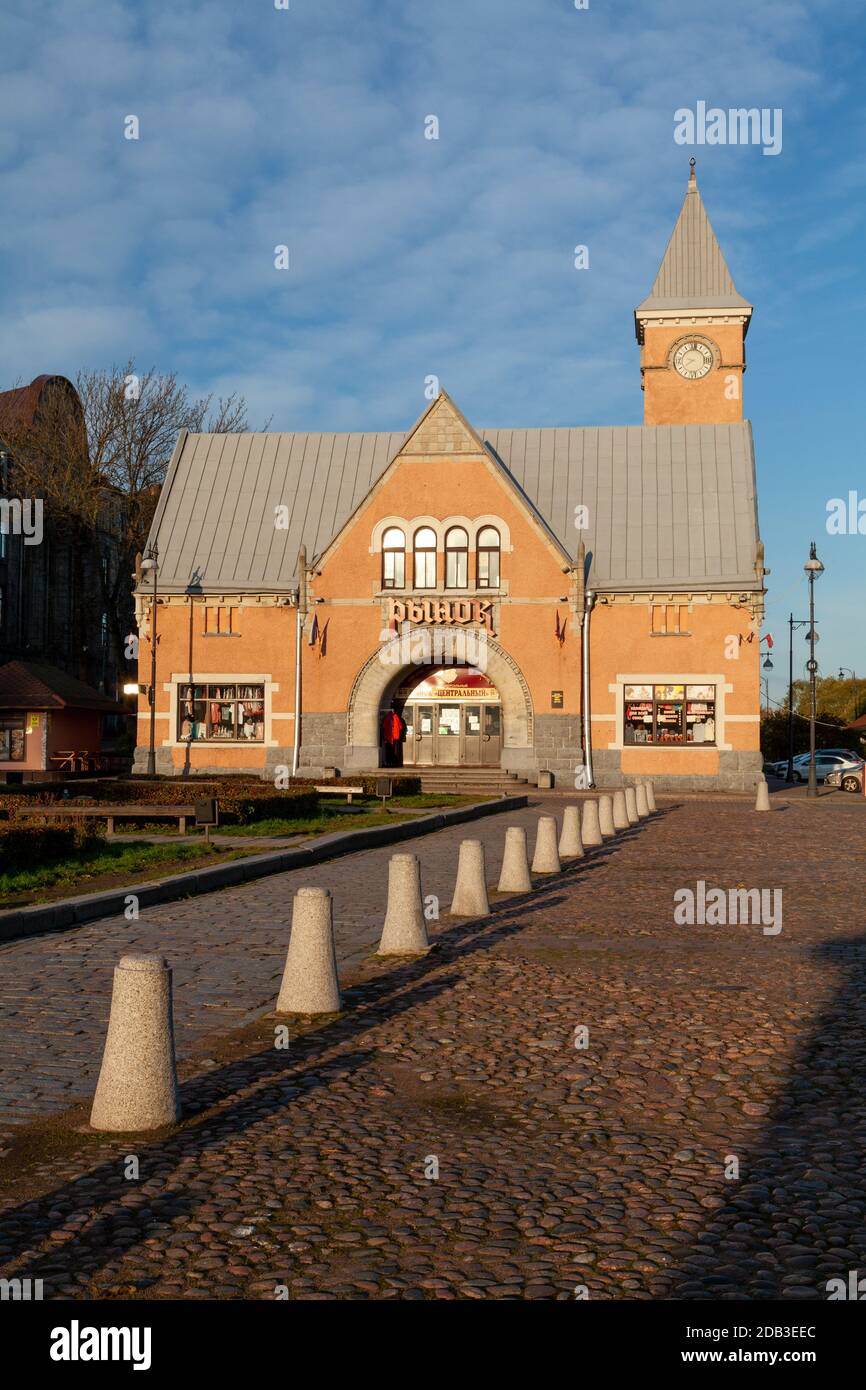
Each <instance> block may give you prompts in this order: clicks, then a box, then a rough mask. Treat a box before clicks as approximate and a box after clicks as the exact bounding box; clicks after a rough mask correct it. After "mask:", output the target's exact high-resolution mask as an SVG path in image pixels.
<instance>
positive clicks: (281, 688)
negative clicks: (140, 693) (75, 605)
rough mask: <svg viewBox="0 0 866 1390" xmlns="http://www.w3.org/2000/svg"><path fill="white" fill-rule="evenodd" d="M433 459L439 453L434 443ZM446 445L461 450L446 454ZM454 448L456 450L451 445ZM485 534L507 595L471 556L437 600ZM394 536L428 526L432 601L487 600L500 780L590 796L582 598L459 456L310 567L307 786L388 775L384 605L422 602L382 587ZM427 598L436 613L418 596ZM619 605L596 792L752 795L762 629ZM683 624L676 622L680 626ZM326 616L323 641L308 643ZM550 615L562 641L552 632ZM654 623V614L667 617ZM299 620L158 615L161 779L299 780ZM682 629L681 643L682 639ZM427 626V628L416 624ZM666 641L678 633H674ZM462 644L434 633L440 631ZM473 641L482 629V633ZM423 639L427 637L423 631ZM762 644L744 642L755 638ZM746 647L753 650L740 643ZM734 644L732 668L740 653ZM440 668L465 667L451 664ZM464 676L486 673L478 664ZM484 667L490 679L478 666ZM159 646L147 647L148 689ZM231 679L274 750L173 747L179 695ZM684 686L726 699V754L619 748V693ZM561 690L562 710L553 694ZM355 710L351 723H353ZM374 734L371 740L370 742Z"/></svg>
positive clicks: (395, 665)
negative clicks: (434, 558) (481, 575)
mask: <svg viewBox="0 0 866 1390" xmlns="http://www.w3.org/2000/svg"><path fill="white" fill-rule="evenodd" d="M436 442H437V444H438V442H439V441H438V440H437V441H436ZM452 442H453V441H452ZM458 443H459V441H458ZM478 519H483V520H484V522H488V521H489V522H490V523H491V524H496V525H497V526H498V527H499V529H500V532H501V535H502V541H503V545H502V556H501V580H502V582H501V587H500V591H499V592H498V593H495V592H493V591H490V590H477V589H476V588H475V587H474V579H475V555H474V550H473V549H472V547H470V566H469V586H468V588H467V589H466V590H465V591H457V590H446V589H445V588H444V554H443V553H442V549H441V546H442V542H443V539H444V534H445V531H446V529H447V527H448V526H449V525H451V524H462V525H465V526H466V527H467V528H468V529H469V530H470V538H471V537H472V533H473V528H474V527H475V526H476V525H477V524H478ZM392 524H393V525H400V526H401V527H402V528H403V530H404V533H405V534H406V539H407V547H408V548H407V557H406V563H407V578H408V579H409V580H410V583H411V569H410V566H411V538H412V532H413V530H414V529H415V527H416V526H418V525H422V524H432V525H433V526H434V528H435V529H436V530H437V531H438V533H439V537H440V550H439V553H438V569H437V576H438V584H437V589H436V591H435V594H434V595H433V597H435V598H441V599H445V598H453V597H466V596H469V597H476V598H482V599H486V600H492V602H493V604H494V615H495V616H494V632H493V634H492V636H491V640H490V646H489V648H488V659H489V662H490V666H489V669H488V674H489V675H490V676H491V679H494V681H495V683H496V684H497V686H498V688H499V689H500V693H501V695H502V698H503V710H504V725H505V730H504V732H505V738H504V751H503V766H504V767H506V768H509V769H511V770H514V771H518V772H522V773H524V774H526V775H529V776H530V777H531V776H533V775H534V774H535V772H537V770H539V769H540V768H549V769H550V770H552V771H553V772H554V773H555V775H556V780H557V784H558V785H560V786H571V785H575V784H576V785H580V769H581V767H582V761H583V759H582V750H581V684H580V672H581V630H580V622H579V617H580V606H579V603H580V586H579V581H578V577H577V575H576V573H575V572H574V571H573V570H572V568H571V567H570V566H569V563H568V561H567V559H566V558H565V556H564V555H563V554H562V552H561V551H560V550H559V549H558V547H557V546H556V545H555V543H554V542H553V541H552V540H551V539H550V538H549V537H548V536H547V534H546V533H545V532H544V530H543V529H542V528H541V527H540V526H539V525H537V524H536V523H535V522H534V521H533V520H532V519H531V516H530V514H529V513H528V511H527V509H526V508H525V506H524V504H523V503H522V501H521V500H520V498H519V496H518V495H517V494H516V493H515V491H514V489H512V487H511V486H510V485H509V483H508V482H507V480H505V479H503V477H502V476H501V474H500V473H499V470H498V468H497V467H496V465H495V464H494V463H493V462H492V461H491V460H489V459H487V458H486V457H484V456H479V455H478V454H477V453H476V454H474V455H473V454H470V453H466V452H463V453H461V452H460V451H459V448H456V447H455V449H454V452H453V453H452V454H451V455H449V456H443V455H441V454H436V453H430V454H415V455H410V456H407V457H404V458H402V459H400V460H399V462H398V464H397V465H396V466H395V467H394V468H392V469H391V470H390V471H388V472H387V473H386V474H385V475H384V477H383V478H382V480H380V482H379V483H378V484H377V485H376V486H375V487H374V489H373V491H372V493H371V495H370V497H369V498H368V499H367V501H366V502H365V503H364V505H363V506H362V507H361V508H360V509H359V511H358V512H357V513H356V514H355V516H354V518H352V519H351V520H350V522H349V523H348V525H347V526H346V527H345V528H344V530H343V532H342V533H341V535H340V536H339V537H338V538H337V540H336V541H335V542H334V543H333V544H332V546H331V547H330V548H329V550H328V551H327V552H326V553H325V555H324V556H323V557H322V559H321V561H320V562H318V563H317V564H316V565H315V567H314V568H313V570H312V572H311V574H310V578H309V615H308V617H307V620H306V624H305V629H304V635H303V642H302V689H303V696H302V703H303V710H304V712H305V713H304V717H303V720H302V726H301V727H302V743H301V757H300V766H301V769H302V770H309V771H311V772H316V773H319V774H320V773H321V770H322V769H323V768H325V767H336V768H337V769H339V770H341V771H351V770H352V769H361V768H370V767H373V766H376V765H377V762H378V757H379V750H378V719H379V710H380V709H381V708H382V707H383V704H385V705H386V704H387V703H388V701H389V699H390V691H392V690H393V689H396V687H397V685H398V684H399V683H400V679H401V675H402V673H403V672H404V671H405V670H406V668H407V665H408V664H410V663H409V660H408V658H407V659H404V658H403V657H401V656H400V655H399V651H398V654H397V657H396V658H395V656H394V651H395V649H396V648H397V644H398V638H396V637H395V635H394V633H393V631H392V630H391V628H389V626H388V621H387V614H388V600H389V598H392V597H393V598H397V599H406V598H407V597H410V596H412V594H413V591H412V589H411V588H410V587H407V588H406V589H405V590H402V591H397V590H391V591H388V592H387V593H385V592H383V591H382V589H381V563H382V557H381V550H380V547H381V538H382V534H383V532H384V530H385V528H386V526H388V525H392ZM416 596H417V597H418V599H419V600H420V599H422V598H424V597H429V595H428V594H427V593H426V592H425V593H419V594H417V595H416ZM653 597H654V601H651V598H650V596H647V595H627V596H616V597H613V596H611V598H610V599H609V601H607V602H604V601H602V602H600V603H599V604H598V605H597V607H596V609H595V611H594V614H593V616H592V620H591V673H592V674H591V683H592V734H593V747H594V750H595V760H594V762H595V771H596V774H597V781H598V782H599V783H600V784H602V785H614V784H615V783H616V782H617V781H621V780H622V778H623V777H624V776H654V777H656V778H663V777H665V776H668V777H671V778H673V779H674V781H675V783H676V784H678V785H685V784H687V783H688V784H689V785H695V786H703V785H713V784H722V782H724V784H726V785H731V786H733V785H740V784H742V785H750V784H751V783H750V781H749V779H750V778H751V781H754V769H755V767H758V768H759V767H760V754H759V752H758V739H759V723H758V708H759V706H758V692H759V664H758V660H759V643H758V641H757V637H756V636H755V635H754V634H753V625H752V620H753V613H752V611H751V610H750V609H749V608H747V607H746V606H743V607H735V606H733V605H732V604H731V603H729V602H728V601H726V600H723V601H719V600H718V599H714V600H713V601H708V600H707V599H706V598H705V597H704V596H701V595H696V596H689V595H678V596H673V595H656V596H653ZM215 605H222V606H224V607H229V606H230V607H232V608H233V610H234V612H233V633H232V635H231V636H211V635H207V633H206V630H205V611H204V610H205V608H206V607H207V606H211V607H214V606H215ZM674 610H675V611H676V613H677V615H678V617H677V619H676V622H674V620H672V619H671V618H670V616H669V615H670V613H671V612H673V611H674ZM313 615H315V621H316V626H317V629H318V633H317V640H316V641H315V643H313V644H311V642H310V635H311V624H312V620H313ZM557 615H558V617H559V623H560V634H561V638H562V640H560V639H559V638H558V637H557V634H556V620H557ZM660 615H661V616H660ZM295 623H296V617H295V610H294V609H293V608H290V607H288V606H286V603H285V601H284V600H283V601H281V602H280V603H279V604H275V603H274V601H273V600H272V598H271V597H270V596H267V595H261V596H258V600H257V599H256V598H255V597H252V598H250V597H245V598H244V599H243V600H241V599H240V598H239V597H238V596H235V597H234V598H233V597H232V596H231V595H212V596H209V597H208V598H207V599H203V598H202V597H200V596H196V597H195V598H194V599H192V600H191V599H190V598H189V597H188V596H178V597H176V598H175V597H172V598H169V599H166V600H165V601H164V602H163V603H161V604H160V608H159V620H158V628H159V642H158V649H157V650H158V679H157V704H156V713H157V720H156V730H157V755H158V756H157V768H158V770H159V771H163V772H172V773H175V774H182V773H184V772H193V773H196V772H201V773H205V772H212V771H218V770H224V771H234V772H249V771H252V772H255V773H257V774H259V775H263V776H271V775H273V772H274V769H275V767H277V766H283V765H286V764H289V765H290V764H291V760H292V741H293V733H294V719H293V705H294V649H295ZM675 625H677V626H679V628H680V635H676V636H675V635H672V627H673V626H675ZM421 626H424V624H422V625H421ZM666 627H667V629H668V631H667V632H665V628H666ZM437 630H438V631H440V632H442V631H454V630H455V629H454V628H447V629H443V628H438V629H436V628H435V627H434V628H431V631H434V632H435V631H437ZM471 630H472V632H477V630H478V629H477V626H473V627H472V629H471ZM413 631H415V632H417V626H416V625H413ZM750 634H752V641H751V642H749V641H748V638H749V635H750ZM738 638H742V644H740V642H739V641H738V640H737V639H738ZM732 639H733V640H734V645H735V647H736V655H729V654H728V653H730V652H731V650H732V648H731V641H732ZM442 664H446V665H448V664H462V663H459V662H456V663H452V662H444V663H442ZM467 664H476V663H475V662H472V661H470V662H468V663H467ZM478 664H481V663H478ZM149 671H150V646H149V638H148V635H147V633H146V632H145V634H144V635H143V638H142V641H141V644H140V660H139V680H140V681H142V682H147V680H148V679H149ZM191 677H194V678H195V681H196V682H197V683H206V682H208V681H209V680H210V681H213V682H218V681H227V680H234V681H235V682H238V683H244V682H254V683H264V684H265V685H266V702H265V703H266V717H265V743H264V744H263V745H260V744H255V745H254V744H243V745H240V746H223V745H219V744H214V743H199V744H188V743H185V742H182V741H181V740H179V739H178V737H177V704H176V692H177V685H178V682H182V681H188V680H189V679H190V678H191ZM680 677H685V678H688V679H693V680H694V681H695V682H702V683H713V684H715V685H716V686H717V705H718V715H719V717H718V721H717V738H718V741H719V745H720V746H719V747H716V748H710V747H707V748H697V747H661V748H653V747H646V748H637V747H623V738H622V701H623V695H622V690H623V685H624V684H625V683H627V682H630V681H633V680H634V681H653V682H659V683H673V682H674V681H676V680H677V679H678V678H680ZM554 692H561V695H562V703H561V705H559V707H556V705H555V704H554V701H553V693H554ZM350 712H351V718H350ZM148 728H149V720H148V708H147V704H146V700H144V699H142V700H141V702H140V708H139V724H138V745H139V747H138V750H137V756H136V764H135V766H136V770H137V771H143V770H144V767H145V766H146V748H147V742H148ZM371 731H372V732H371Z"/></svg>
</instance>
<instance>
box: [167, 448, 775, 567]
mask: <svg viewBox="0 0 866 1390" xmlns="http://www.w3.org/2000/svg"><path fill="white" fill-rule="evenodd" d="M478 433H479V435H480V436H481V438H482V439H483V440H484V442H485V444H486V445H487V447H488V448H489V449H490V450H491V452H492V453H493V455H494V456H495V457H497V458H498V459H499V460H500V462H501V463H502V464H503V465H504V466H505V468H506V469H507V470H508V471H509V472H510V474H511V475H512V477H513V479H514V480H515V482H516V483H517V485H518V487H519V488H520V489H521V490H522V491H523V492H524V494H525V495H526V497H527V499H528V501H529V502H530V503H531V505H532V506H534V507H535V508H536V510H537V511H538V513H539V514H540V516H541V517H542V519H543V520H544V521H545V522H546V524H547V525H548V527H549V528H550V529H551V531H553V533H554V534H555V536H557V537H558V538H559V540H560V542H561V543H562V545H563V546H564V547H565V549H566V550H567V552H568V553H569V554H570V555H572V556H575V555H576V552H577V547H578V545H579V543H580V541H581V539H582V540H583V541H584V542H585V545H586V549H587V552H588V553H591V556H592V568H591V571H590V579H591V582H592V583H594V584H596V585H599V586H604V587H608V588H615V587H620V588H641V587H642V588H667V587H677V586H679V587H682V588H686V587H688V586H689V585H692V586H702V587H710V588H711V587H717V588H724V587H729V586H736V587H740V588H755V587H760V586H759V585H758V584H757V581H756V577H755V546H756V543H757V540H758V517H757V500H756V491H755V469H754V458H753V448H752V432H751V427H750V425H749V423H748V422H747V421H744V422H741V423H738V424H729V425H656V426H645V425H623V426H606V427H602V426H599V427H593V428H583V429H529V430H501V429H497V430H479V431H478ZM406 437H407V436H406V435H405V434H399V433H381V434H275V433H274V434H189V435H186V436H182V437H181V439H180V440H179V441H178V448H177V449H176V450H175V455H174V457H173V459H172V463H171V466H170V468H169V472H168V476H167V478H166V482H165V486H164V487H163V490H162V496H161V498H160V502H159V506H158V508H157V513H156V516H155V518H154V524H153V527H152V529H151V540H153V539H154V538H155V539H156V540H157V542H158V544H159V584H160V589H161V590H162V591H164V592H175V593H177V592H184V591H186V590H187V589H193V590H195V591H200V592H204V593H208V592H210V593H218V592H226V591H228V592H245V591H246V592H255V591H264V592H271V593H272V592H284V591H286V590H288V589H290V588H292V587H294V584H295V568H296V561H297V555H298V550H299V549H300V546H301V545H302V544H303V545H305V546H306V547H307V553H308V555H309V557H310V558H312V557H313V556H314V555H320V554H321V553H322V552H323V551H324V550H325V548H326V546H327V545H328V544H329V542H330V541H331V540H332V539H333V537H334V536H335V535H336V534H337V532H338V531H339V530H340V529H341V528H342V526H343V525H345V523H346V521H347V520H348V519H349V517H350V516H351V515H352V513H353V512H354V511H355V509H356V508H357V507H358V506H359V505H360V503H361V502H362V501H363V500H364V498H365V497H366V495H367V493H368V492H369V491H370V488H371V487H372V486H373V484H374V483H375V482H376V481H377V479H378V478H379V477H380V476H381V474H382V473H383V472H384V471H385V468H386V467H387V465H388V463H389V462H390V460H391V459H392V458H393V457H394V455H395V454H396V453H397V452H398V451H399V449H400V447H401V445H402V444H403V441H404V440H405V438H406ZM581 503H582V504H584V505H586V506H587V507H588V508H589V528H588V530H587V531H585V532H583V533H581V532H578V531H577V530H576V529H575V526H574V509H575V507H576V506H578V505H579V504H581ZM281 504H284V505H286V506H287V507H288V508H289V511H290V524H289V527H288V530H277V529H276V528H275V526H274V515H275V508H276V507H277V506H279V505H281ZM407 509H409V510H410V511H411V502H410V501H409V500H408V499H407ZM466 510H471V508H469V507H467V508H466Z"/></svg>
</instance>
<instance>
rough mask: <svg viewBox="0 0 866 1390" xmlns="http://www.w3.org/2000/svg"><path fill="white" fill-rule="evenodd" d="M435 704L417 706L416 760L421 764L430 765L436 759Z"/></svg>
mask: <svg viewBox="0 0 866 1390" xmlns="http://www.w3.org/2000/svg"><path fill="white" fill-rule="evenodd" d="M433 713H434V711H433V706H432V705H416V706H415V735H414V745H415V762H416V763H417V764H419V766H422V767H424V766H427V767H430V766H432V764H433V763H434V762H435V761H436V758H435V753H436V731H435V726H434V724H433Z"/></svg>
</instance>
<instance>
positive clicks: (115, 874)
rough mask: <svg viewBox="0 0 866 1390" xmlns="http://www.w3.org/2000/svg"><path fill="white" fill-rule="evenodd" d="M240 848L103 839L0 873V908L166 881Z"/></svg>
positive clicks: (232, 855)
mask: <svg viewBox="0 0 866 1390" xmlns="http://www.w3.org/2000/svg"><path fill="white" fill-rule="evenodd" d="M245 852H246V851H244V850H230V849H220V848H219V847H217V846H213V845H205V844H203V843H201V842H199V841H198V840H196V841H194V842H192V843H191V844H188V845H182V844H168V845H150V844H146V843H144V842H142V841H135V840H133V841H130V842H129V843H127V844H118V843H117V842H116V841H107V842H106V843H105V844H102V845H95V846H94V847H93V848H92V849H88V850H81V851H79V852H78V853H76V854H73V855H70V856H69V857H68V858H66V859H58V860H57V861H56V862H54V863H46V864H39V865H37V866H36V867H28V868H26V869H25V868H22V869H13V870H12V871H11V872H6V873H0V908H10V907H25V906H28V905H29V904H31V903H39V902H49V901H51V900H53V899H55V898H62V897H69V896H72V895H75V894H77V893H92V892H98V891H99V890H101V889H103V888H114V887H117V886H118V884H123V885H124V886H125V885H126V884H130V886H134V884H135V882H142V883H143V882H145V881H147V880H150V879H153V878H164V877H166V876H167V875H169V874H172V873H174V872H175V871H183V870H184V869H193V868H199V867H201V866H202V865H204V864H210V863H213V862H214V861H216V860H218V861H219V862H220V863H225V861H226V860H227V859H236V858H237V857H238V855H239V854H244V853H245Z"/></svg>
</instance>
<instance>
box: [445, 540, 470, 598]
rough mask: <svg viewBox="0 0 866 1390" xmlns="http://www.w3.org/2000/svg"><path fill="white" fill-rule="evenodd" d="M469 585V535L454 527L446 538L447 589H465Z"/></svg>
mask: <svg viewBox="0 0 866 1390" xmlns="http://www.w3.org/2000/svg"><path fill="white" fill-rule="evenodd" d="M468 583H469V533H468V532H467V531H465V530H464V529H463V527H462V526H452V527H451V530H450V531H448V532H447V533H446V536H445V588H446V589H465V588H466V586H467V584H468Z"/></svg>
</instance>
